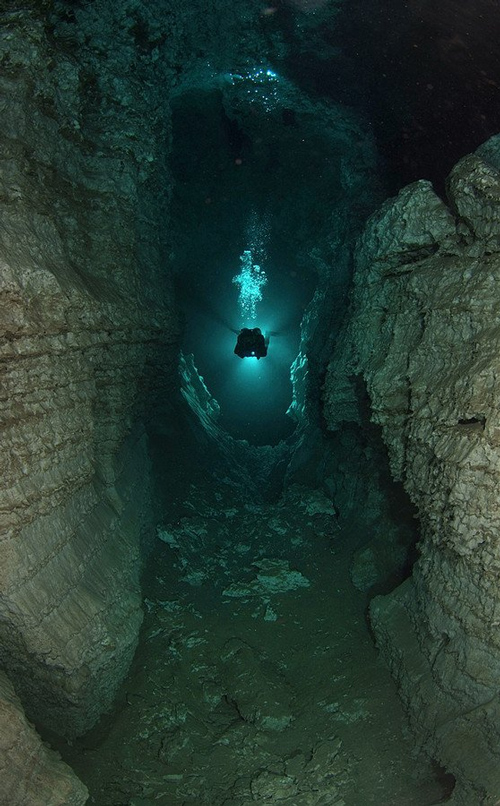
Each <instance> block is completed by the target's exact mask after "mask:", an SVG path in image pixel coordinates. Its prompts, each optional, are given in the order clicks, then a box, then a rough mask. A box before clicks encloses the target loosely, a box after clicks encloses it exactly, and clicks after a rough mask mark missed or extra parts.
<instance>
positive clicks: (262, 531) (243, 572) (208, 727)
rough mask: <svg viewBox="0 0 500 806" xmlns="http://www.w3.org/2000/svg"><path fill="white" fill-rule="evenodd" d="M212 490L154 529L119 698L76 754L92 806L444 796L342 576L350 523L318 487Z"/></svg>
mask: <svg viewBox="0 0 500 806" xmlns="http://www.w3.org/2000/svg"><path fill="white" fill-rule="evenodd" d="M214 481H215V480H214V479H210V478H207V479H206V480H205V482H203V481H200V482H199V483H197V484H196V485H194V484H192V485H191V487H190V488H189V490H188V492H187V494H185V495H183V496H181V497H180V498H178V499H177V500H176V501H175V506H174V507H172V512H173V513H174V516H173V519H172V521H170V522H164V523H162V524H161V525H160V526H159V529H158V541H157V545H156V548H155V551H154V556H153V561H152V564H151V569H152V570H151V571H150V576H151V578H150V579H148V580H146V588H147V589H148V595H147V598H146V599H145V605H146V610H147V614H146V618H145V623H144V627H143V632H142V639H141V645H140V647H139V650H138V652H137V655H136V660H135V663H134V666H133V668H132V670H131V673H130V675H129V679H128V680H127V682H126V685H125V688H124V691H123V695H122V697H121V699H120V702H119V704H118V707H117V709H116V712H115V713H114V714H113V715H111V716H110V717H109V718H107V719H105V720H103V721H102V722H101V724H100V726H99V727H98V728H97V729H95V730H94V731H92V732H91V733H90V734H88V735H87V736H86V737H84V739H83V740H81V741H80V742H79V743H78V744H77V745H75V747H73V748H71V758H68V760H69V761H70V763H72V765H73V766H74V768H75V769H76V771H77V773H78V774H79V775H80V776H81V777H82V778H83V779H84V781H85V783H86V784H87V786H88V787H89V789H90V791H91V793H92V797H91V800H90V803H94V804H99V806H122V804H123V806H125V805H126V806H146V804H151V805H152V804H163V805H164V806H188V804H190V805H191V804H192V805H193V806H195V805H198V804H200V805H201V804H207V806H208V805H209V806H243V804H250V803H259V802H262V803H286V804H293V806H367V804H377V806H429V804H432V803H436V802H438V801H439V800H440V798H441V795H442V791H441V788H440V786H439V784H438V782H437V781H436V780H435V776H434V774H433V770H432V769H431V768H430V766H428V765H426V764H424V763H423V762H417V761H416V760H415V759H414V758H413V756H412V748H411V744H410V741H409V740H408V739H407V738H405V735H404V720H403V715H402V710H401V706H400V703H399V700H398V699H397V695H396V691H395V687H394V684H393V681H392V679H391V678H390V675H389V673H388V671H387V670H386V668H385V667H384V666H383V665H382V664H381V662H380V661H379V660H378V658H377V654H376V651H375V648H374V646H373V643H372V640H371V637H370V635H369V632H368V628H367V625H366V622H365V616H364V610H365V607H366V601H365V597H364V596H363V595H362V594H360V593H359V591H357V590H356V589H355V588H354V587H353V585H352V583H351V581H350V578H349V564H350V558H351V553H352V547H353V541H352V535H349V534H348V531H349V526H348V525H344V524H343V525H342V526H339V523H338V521H337V518H336V515H335V512H334V510H333V508H332V506H331V503H330V502H329V501H328V500H327V498H326V497H325V496H324V495H323V494H322V493H321V492H319V491H317V490H311V489H308V488H306V487H303V486H299V485H293V486H292V487H291V488H290V489H289V490H288V491H287V493H286V494H285V496H284V498H283V499H282V500H281V501H280V502H279V503H277V504H259V505H257V504H254V503H252V502H251V501H242V500H241V493H239V494H238V493H237V491H235V488H234V485H233V483H232V482H231V480H230V479H229V478H226V479H222V480H219V481H217V483H214ZM365 539H366V536H365ZM358 543H359V539H358ZM348 544H349V545H350V546H351V549H350V551H346V550H345V548H344V547H345V545H348Z"/></svg>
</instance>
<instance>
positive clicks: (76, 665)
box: [0, 0, 280, 806]
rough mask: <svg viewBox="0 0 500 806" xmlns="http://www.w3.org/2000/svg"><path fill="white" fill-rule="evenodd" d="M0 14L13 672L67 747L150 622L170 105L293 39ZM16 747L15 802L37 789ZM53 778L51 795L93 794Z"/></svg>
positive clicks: (94, 10)
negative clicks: (26, 777)
mask: <svg viewBox="0 0 500 806" xmlns="http://www.w3.org/2000/svg"><path fill="white" fill-rule="evenodd" d="M0 22H1V26H0V63H1V66H2V73H1V78H0V108H1V113H2V131H1V132H0V262H1V269H0V331H1V335H2V347H1V350H2V356H1V373H2V380H1V388H2V393H1V410H2V425H3V430H2V450H1V452H0V456H1V461H2V476H3V479H4V484H3V486H2V491H1V493H0V511H1V524H2V526H1V528H2V542H1V549H0V552H1V558H0V561H1V596H0V647H1V648H0V664H1V666H2V667H3V669H4V670H5V671H6V672H7V674H8V675H9V677H10V680H11V683H12V684H13V685H14V688H15V692H16V694H17V695H18V696H19V697H20V701H18V700H16V708H20V707H21V706H20V704H19V703H20V702H22V706H23V707H24V709H25V711H26V714H27V716H28V717H29V719H31V720H33V721H34V722H35V723H36V725H37V726H43V727H44V728H48V729H50V730H53V731H55V732H56V733H59V734H62V735H64V736H66V737H68V738H70V737H72V736H74V735H78V734H81V733H82V732H84V731H86V730H87V729H88V728H90V726H91V725H93V724H94V723H95V721H96V720H97V719H98V717H99V715H100V714H101V713H102V712H103V711H104V710H106V709H107V708H109V706H110V704H111V702H112V700H113V697H114V695H115V693H116V690H117V687H118V685H119V683H120V682H121V680H122V679H123V676H124V674H125V673H126V671H127V669H128V666H129V664H130V661H131V658H132V656H133V653H134V649H135V646H136V642H137V635H138V630H139V627H140V623H141V618H142V613H141V606H140V605H141V596H140V589H139V574H140V570H141V556H142V554H143V549H144V550H147V544H148V540H149V538H150V536H151V535H152V533H153V530H152V527H153V524H154V523H155V522H156V513H155V507H156V500H155V498H154V494H153V492H152V484H151V473H150V459H149V453H148V441H147V439H148V438H147V436H146V434H147V425H148V422H149V420H150V419H151V417H153V416H154V414H155V411H156V412H157V411H158V407H159V404H161V403H162V401H164V400H165V399H166V398H168V396H169V394H171V392H172V391H173V389H174V387H176V386H177V385H178V376H177V345H178V339H179V330H180V328H179V324H178V321H177V316H176V312H175V302H174V298H173V292H172V287H171V277H170V262H171V241H170V236H169V203H170V196H171V188H172V178H171V175H170V169H169V165H168V158H169V149H170V142H171V110H170V101H169V99H170V97H171V94H172V92H173V91H174V89H175V87H176V86H177V85H178V84H179V83H180V82H181V81H182V75H183V73H185V72H189V73H190V75H197V74H199V76H200V80H202V79H203V80H206V78H207V76H209V75H210V74H213V75H217V73H218V71H222V70H224V69H227V65H228V64H230V65H231V67H232V68H233V69H236V70H237V69H238V68H239V67H240V65H247V64H249V63H250V64H252V63H253V62H254V61H255V62H258V61H260V60H261V59H262V58H263V54H265V53H271V52H274V51H276V50H278V51H279V48H280V42H279V35H278V34H277V32H276V31H272V30H269V29H268V28H266V25H265V21H263V19H262V18H261V6H260V4H247V3H240V4H235V3H232V2H228V1H227V0H213V1H212V2H210V3H209V4H208V5H207V4H205V7H204V13H203V14H199V13H198V10H197V8H196V7H193V6H189V5H181V4H178V3H174V2H170V1H169V0H163V1H162V2H158V3H156V4H154V7H153V6H152V5H151V4H146V3H141V2H136V1H135V0H116V2H113V3H111V2H109V0H96V1H95V2H93V3H92V4H87V3H66V2H59V1H58V0H47V2H36V1H35V0H33V2H30V0H27V2H25V3H23V4H22V5H20V4H18V3H16V2H10V1H9V0H6V2H5V3H4V4H2V9H1V11H0ZM197 65H198V67H197ZM200 135H201V136H202V132H201V133H200ZM193 226H196V222H195V221H193ZM9 685H10V684H9V683H8V680H6V684H5V686H6V688H5V691H4V690H3V689H2V691H1V692H0V701H1V703H3V706H4V708H3V711H2V713H3V714H4V716H5V714H7V716H5V719H8V718H9V717H8V713H10V711H9V709H10V705H9V702H10V699H11V698H12V697H13V696H14V695H13V694H12V697H11V690H10V688H9ZM23 725H24V723H23ZM23 725H21V723H19V725H18V728H19V730H18V736H20V735H21V733H22V731H23V730H24V727H23ZM26 725H27V723H26ZM28 728H29V725H28ZM28 728H27V729H28ZM29 730H31V728H29ZM30 735H31V734H30ZM33 737H36V734H35V733H33V734H32V738H33ZM30 741H31V739H30ZM7 751H8V748H2V753H1V756H2V761H5V763H4V764H3V767H2V770H3V772H2V787H3V789H4V791H5V792H9V806H13V804H14V803H23V802H24V800H26V797H28V798H29V797H31V795H28V796H25V793H24V791H23V788H22V786H23V785H22V781H23V777H22V775H20V774H19V771H18V770H16V769H15V768H14V767H12V765H11V764H10V763H9V761H8V752H7ZM40 759H41V764H42V766H43V765H45V766H46V771H47V774H48V775H49V773H50V775H52V772H50V770H49V768H51V767H54V765H53V759H52V758H51V757H50V754H48V755H47V754H46V753H44V752H42V748H41V747H40ZM26 763H27V764H28V765H29V763H30V758H29V757H28V756H27V757H26ZM54 769H55V770H56V772H57V770H58V769H59V773H57V775H59V774H60V775H61V788H60V789H59V788H58V787H57V786H56V785H54V804H55V803H59V802H60V803H69V802H73V800H70V798H73V799H74V802H75V803H77V802H78V803H79V802H83V799H84V792H83V789H82V787H81V786H80V785H79V783H78V782H77V781H76V780H73V782H72V784H71V787H72V792H73V794H71V795H70V794H68V790H67V789H66V788H65V786H66V785H65V784H64V781H63V779H64V777H65V775H66V773H65V772H62V771H61V769H62V768H58V767H57V765H56V766H55V767H54ZM54 774H55V773H54ZM16 782H17V783H16ZM11 784H12V786H11ZM40 797H43V795H40ZM33 802H35V801H34V800H33ZM40 802H42V801H40Z"/></svg>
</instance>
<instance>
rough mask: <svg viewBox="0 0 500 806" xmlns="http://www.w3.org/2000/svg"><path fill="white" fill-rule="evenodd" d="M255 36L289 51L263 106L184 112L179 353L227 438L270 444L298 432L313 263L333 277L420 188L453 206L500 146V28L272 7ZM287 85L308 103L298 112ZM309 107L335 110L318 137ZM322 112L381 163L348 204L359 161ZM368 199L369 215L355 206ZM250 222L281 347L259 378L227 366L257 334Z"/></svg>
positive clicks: (199, 101) (392, 4)
mask: <svg viewBox="0 0 500 806" xmlns="http://www.w3.org/2000/svg"><path fill="white" fill-rule="evenodd" d="M260 26H261V29H262V31H263V32H264V34H265V35H266V36H267V37H268V40H269V41H271V39H272V37H273V36H279V37H283V39H284V41H285V44H286V48H287V50H286V53H285V54H284V55H282V56H280V57H279V58H276V59H275V61H274V62H273V64H272V65H270V66H271V67H272V68H273V71H274V70H275V71H276V74H277V75H278V77H279V81H278V82H277V83H276V86H275V87H272V86H271V88H265V87H263V85H262V84H259V82H258V81H257V82H256V84H255V87H254V88H253V90H255V92H256V93H257V97H256V96H255V95H254V94H252V93H250V96H249V100H248V103H247V104H246V105H245V102H244V101H243V102H241V99H240V102H239V106H238V105H237V106H236V107H235V108H231V105H230V104H228V101H227V97H225V98H224V97H223V93H222V91H221V90H220V89H217V87H214V86H211V87H209V86H208V85H207V87H201V86H200V88H199V89H197V90H194V89H190V90H189V91H187V92H186V93H184V94H181V95H180V96H179V98H178V99H177V100H176V101H175V104H174V116H173V120H174V137H173V149H174V150H173V156H172V171H173V174H174V177H175V179H176V190H175V193H174V199H173V211H174V222H173V228H174V240H175V249H174V260H175V266H176V271H177V275H178V287H179V291H180V299H181V302H182V305H183V307H184V311H185V315H186V331H185V341H184V349H185V350H186V351H188V352H193V354H194V357H195V364H196V365H197V366H198V368H199V370H200V372H201V374H202V375H203V376H204V378H205V381H206V383H207V385H208V387H209V389H210V391H211V392H212V393H213V394H214V395H215V397H216V398H217V399H218V401H219V403H220V405H221V410H222V419H221V422H222V424H223V425H225V427H226V428H227V429H228V430H229V431H230V432H231V433H232V434H233V435H234V436H236V437H238V438H245V439H248V440H249V441H250V442H253V443H256V444H263V443H271V444H272V443H276V442H277V441H278V440H279V439H280V438H283V437H286V436H287V435H288V434H290V432H291V431H292V430H293V423H292V422H291V421H290V419H289V418H288V417H287V416H286V410H287V408H288V406H289V404H290V402H291V384H290V379H289V373H290V363H291V361H292V360H293V357H294V355H295V354H296V352H297V347H298V344H299V327H300V320H301V317H302V315H303V311H304V309H305V307H306V305H307V304H308V302H309V300H310V299H311V297H312V294H313V291H314V287H315V284H316V282H317V279H318V277H317V268H318V267H317V265H315V261H314V260H312V259H311V260H308V257H307V256H308V255H312V254H313V253H314V252H315V251H316V252H318V251H319V253H321V255H322V256H326V260H327V261H328V262H329V271H331V272H332V273H333V275H334V274H335V271H336V270H337V267H336V265H335V260H336V259H335V251H334V248H333V247H332V242H335V241H337V242H338V240H339V239H340V240H344V242H345V243H346V244H347V245H349V240H351V241H352V239H353V237H354V236H355V234H356V232H357V231H359V229H360V227H361V226H362V224H363V221H364V219H365V218H366V216H367V215H368V214H369V213H370V212H371V210H372V209H374V208H375V207H376V206H377V204H378V203H379V202H380V200H381V199H382V198H384V197H386V196H388V195H392V194H395V193H397V191H398V190H399V189H400V188H401V187H403V186H404V185H405V184H407V183H409V182H412V181H415V180H418V179H422V178H425V179H429V180H431V181H432V182H433V184H434V186H435V189H436V191H437V192H438V193H440V194H441V195H443V196H444V195H445V180H446V176H447V174H448V173H449V171H450V169H451V168H452V166H453V165H454V164H455V162H456V161H457V160H458V159H460V158H461V157H462V156H464V155H465V154H467V153H469V152H471V151H472V150H474V149H475V148H476V147H477V146H478V145H479V144H480V143H482V142H484V140H486V139H487V138H488V137H489V136H491V135H492V134H494V133H496V132H497V131H499V130H500V104H499V103H498V98H499V93H500V49H499V48H498V44H497V43H498V41H499V39H500V13H499V11H498V6H497V4H496V3H495V2H493V0H478V2H475V3H474V4H471V3H470V2H465V0H444V2H442V3H439V4H437V3H435V2H430V1H429V0H410V2H401V0H345V2H343V3H338V4H336V5H335V6H334V5H331V4H325V3H324V2H321V0H317V2H306V0H293V2H292V0H280V2H277V3H270V4H269V5H268V7H263V9H262V11H261V14H260ZM266 58H267V57H264V62H265V59H266ZM265 63H266V64H269V62H268V61H267V62H265ZM287 81H288V82H291V84H292V85H293V87H294V88H295V89H296V90H297V92H299V93H301V98H302V100H299V101H297V97H295V100H293V99H292V100H291V96H290V94H289V93H288V94H287V91H286V90H285V88H284V87H285V82H287ZM280 82H281V83H280ZM271 85H272V82H271ZM268 90H269V91H270V92H273V93H275V94H276V97H277V104H276V106H275V107H273V108H271V109H269V108H268V107H267V106H266V104H265V103H264V102H263V98H262V97H260V98H259V97H258V95H259V91H261V95H262V93H264V94H265V92H267V91H268ZM307 104H310V105H311V108H309V109H308V108H307ZM314 104H326V107H322V108H320V106H318V107H317V122H316V124H315V127H314V126H313V127H311V124H310V123H307V124H305V122H304V121H305V120H306V118H307V117H308V115H310V113H311V109H313V108H314V107H313V105H314ZM328 106H329V107H330V108H334V107H335V106H337V107H338V108H339V109H340V110H342V109H344V110H345V111H346V114H347V113H348V114H351V113H353V114H354V115H355V117H356V119H357V121H358V125H359V135H358V138H359V139H362V138H366V143H370V138H373V145H374V146H375V149H376V153H375V152H374V156H373V161H372V164H371V167H370V168H369V170H368V172H366V171H365V173H363V171H364V170H365V168H364V167H363V166H361V165H360V166H359V172H358V176H357V177H356V168H352V169H351V174H352V177H351V178H352V182H353V187H352V191H351V192H350V193H349V192H346V189H345V186H343V182H342V180H341V179H340V175H339V161H340V160H342V159H344V158H345V159H352V157H353V153H354V152H351V149H354V147H355V146H354V138H353V140H352V141H351V142H349V141H346V142H345V143H344V144H343V145H342V146H340V147H339V145H338V143H336V144H335V146H333V147H332V141H331V139H329V135H328V133H327V132H328V129H329V128H330V129H331V124H330V123H329V122H328V120H327V119H326V117H325V114H324V109H325V108H328ZM236 108H237V112H235V109H236ZM322 117H323V121H322ZM322 126H323V129H322ZM339 149H340V150H339ZM342 149H343V153H342ZM356 159H357V157H355V159H354V163H355V162H356ZM344 185H345V183H344ZM360 185H363V186H364V188H365V190H366V192H367V193H368V194H371V202H370V201H367V200H366V199H364V200H362V201H361V200H360V199H359V196H360ZM343 214H344V215H347V217H348V218H349V226H350V229H349V226H346V227H344V229H343V230H342V231H339V232H335V231H333V232H331V227H330V233H329V230H328V222H329V218H331V217H332V216H333V217H334V218H335V216H336V215H338V216H339V217H340V216H341V215H343ZM253 215H257V216H258V217H259V219H260V221H261V222H267V226H268V236H269V237H268V238H267V242H266V249H265V256H264V268H265V270H266V272H267V274H268V276H269V283H268V286H267V287H266V288H265V289H264V300H263V303H262V305H261V306H260V307H259V309H258V317H257V319H256V320H255V321H254V322H253V323H252V325H253V326H254V325H257V326H260V327H262V328H267V329H268V330H272V331H273V332H276V333H277V334H278V336H277V337H276V338H273V339H272V341H271V345H270V350H269V355H268V357H267V358H266V359H265V360H263V361H261V362H259V366H258V367H257V366H254V367H250V365H249V362H248V361H245V360H244V361H243V362H241V360H240V359H238V358H236V357H235V356H234V355H233V353H232V350H233V347H234V341H235V334H234V332H233V331H234V330H238V329H239V328H240V327H241V326H243V325H245V324H247V323H246V322H244V321H242V320H241V317H240V316H239V315H238V308H237V289H236V288H235V286H234V285H232V283H231V279H232V277H233V276H234V274H236V273H237V272H238V270H239V256H240V255H241V254H242V252H243V250H244V249H247V248H249V239H248V225H249V221H250V220H251V218H252V216H253ZM314 219H318V220H320V221H322V223H319V224H318V223H316V222H315V221H314ZM329 239H330V243H329ZM254 363H255V364H256V362H254ZM240 364H241V365H240Z"/></svg>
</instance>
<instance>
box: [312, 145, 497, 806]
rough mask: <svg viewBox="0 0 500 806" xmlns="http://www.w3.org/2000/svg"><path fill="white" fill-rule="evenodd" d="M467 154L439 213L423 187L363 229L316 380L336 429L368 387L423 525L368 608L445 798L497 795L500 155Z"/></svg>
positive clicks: (482, 799)
mask: <svg viewBox="0 0 500 806" xmlns="http://www.w3.org/2000/svg"><path fill="white" fill-rule="evenodd" d="M498 146H499V143H498V140H493V141H490V142H489V143H487V144H485V146H483V147H482V148H481V149H479V150H478V152H477V153H476V154H474V155H470V156H468V157H465V158H464V159H463V160H461V161H460V162H459V163H458V165H457V166H456V167H455V169H454V170H453V172H452V174H451V176H450V177H449V181H448V196H449V204H448V205H446V204H445V203H444V202H443V201H442V200H441V199H439V198H438V197H437V196H436V194H435V193H434V191H433V190H432V187H431V186H430V184H429V183H427V182H417V183H415V184H413V185H410V186H409V187H407V188H404V189H403V190H402V191H401V192H400V194H399V196H398V197H397V198H395V199H391V200H389V201H388V202H386V204H385V205H384V206H383V207H382V208H381V210H380V211H379V212H378V213H377V214H375V215H374V216H373V217H372V218H371V219H370V220H369V222H368V224H367V227H366V229H365V232H364V234H363V236H362V237H361V239H360V241H359V243H358V248H357V256H356V274H355V288H354V293H353V302H352V312H351V313H352V315H351V318H350V320H349V323H348V325H347V326H346V328H345V329H344V331H343V333H342V335H341V337H340V338H339V340H338V342H337V345H336V348H335V350H334V354H333V357H332V360H331V363H330V366H329V371H328V374H327V378H326V384H325V397H324V402H325V416H326V419H327V422H328V425H329V427H330V428H331V429H333V430H335V429H339V428H341V427H342V425H343V424H344V423H346V422H359V419H360V415H359V384H360V379H361V378H362V379H363V381H364V384H365V385H366V389H367V392H368V395H369V399H370V403H371V416H372V420H373V421H374V422H376V423H378V424H380V426H381V428H382V433H383V436H384V440H385V443H386V445H387V447H388V450H389V458H390V462H391V468H392V473H393V476H394V478H396V479H400V480H402V481H403V483H404V486H405V487H406V490H407V491H408V493H409V495H410V497H411V499H412V500H413V502H414V503H415V505H416V507H417V510H418V515H419V518H420V523H421V530H422V540H421V543H420V558H419V560H418V562H417V563H416V565H415V567H414V571H413V576H412V578H411V579H409V580H407V581H406V582H405V583H403V585H401V586H400V587H399V588H397V589H396V590H395V591H394V592H393V593H392V594H390V595H389V596H386V597H378V598H376V599H375V600H374V602H373V604H372V608H371V617H372V623H373V626H374V629H375V633H376V636H377V640H378V642H379V645H380V647H381V649H382V652H383V654H384V656H385V658H386V660H387V661H388V663H389V665H390V666H391V668H392V670H393V673H394V675H395V677H396V679H397V681H398V683H399V686H400V692H401V695H402V698H403V700H404V702H405V703H406V706H407V709H408V713H409V715H410V718H411V721H412V725H413V728H414V730H415V731H416V733H417V736H418V738H419V741H420V743H421V744H422V745H423V746H424V748H425V749H426V751H427V752H429V753H430V754H432V755H433V756H434V757H436V758H437V759H439V761H440V763H441V764H443V765H444V766H445V767H446V768H447V769H448V770H450V771H451V772H452V773H453V774H454V775H455V776H456V778H457V785H456V788H455V791H454V795H453V796H452V801H450V802H453V803H455V804H461V805H462V806H479V804H487V803H493V802H496V800H497V799H498V796H499V794H500V773H499V767H498V746H499V742H500V736H499V729H498V725H499V724H500V700H499V696H498V679H499V673H500V627H499V625H500V593H499V590H498V572H499V568H500V543H499V534H500V532H499V528H500V508H499V506H498V486H499V482H500V478H499V470H498V467H499V458H500V456H499V440H498V434H499V427H500V406H499V400H500V388H499V377H500V374H499V370H500V364H499V361H500V359H499V355H500V328H499V324H498V323H499V321H500V279H499V278H500V253H499V249H500V246H499V241H498V232H499V231H500V207H499V205H500V173H499V170H500V160H499V159H498V154H499V148H498Z"/></svg>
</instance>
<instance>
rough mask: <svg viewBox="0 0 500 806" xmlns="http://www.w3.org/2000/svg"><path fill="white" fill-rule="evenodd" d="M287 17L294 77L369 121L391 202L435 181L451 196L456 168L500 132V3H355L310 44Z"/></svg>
mask: <svg viewBox="0 0 500 806" xmlns="http://www.w3.org/2000/svg"><path fill="white" fill-rule="evenodd" d="M319 13H320V12H319V11H318V12H317V15H319ZM278 15H281V16H282V19H283V22H282V24H283V25H284V26H285V27H286V28H287V30H288V41H289V43H290V45H291V53H290V55H289V58H288V59H287V67H288V70H289V72H290V75H291V76H293V78H294V80H295V81H297V82H299V83H300V84H302V85H303V86H305V87H307V88H308V90H309V91H310V92H313V93H318V94H320V95H324V96H326V97H328V98H331V99H332V100H335V101H340V102H342V103H345V104H348V105H353V106H354V107H355V108H356V109H358V110H359V111H360V112H362V113H363V114H364V115H365V116H366V119H367V121H368V122H369V125H370V126H372V127H373V131H374V133H375V136H376V140H377V146H378V149H379V152H380V154H381V155H382V156H383V158H384V159H385V163H386V179H387V180H388V182H389V186H390V191H391V192H397V190H398V189H399V188H400V187H402V186H404V185H405V184H408V183H409V182H413V181H415V180H417V179H430V180H431V181H432V182H433V183H434V185H435V187H436V190H437V191H438V192H439V193H443V192H444V183H445V179H446V176H447V174H448V173H449V171H450V169H451V168H452V167H453V165H454V164H455V162H456V161H457V160H458V159H460V158H461V157H463V156H464V155H465V154H467V153H469V152H471V151H473V150H474V149H475V148H477V147H478V146H479V145H480V144H481V143H482V142H484V140H486V139H488V137H490V136H492V135H493V134H496V133H497V132H498V131H500V105H499V103H498V97H499V90H500V51H499V48H498V42H499V38H500V13H499V8H498V4H497V3H496V2H495V0H477V2H473V3H472V2H470V1H469V0H443V2H439V3H436V2H433V0H408V1H407V2H402V1H401V0H347V2H344V3H342V4H341V5H340V6H339V12H338V14H337V15H335V16H330V17H325V19H324V20H323V21H321V22H320V24H319V25H318V26H317V27H316V26H314V27H313V30H312V31H310V32H309V34H308V35H307V36H306V38H305V41H304V37H303V36H302V34H301V31H300V29H299V30H297V27H296V23H295V22H294V20H295V12H293V11H292V6H291V5H290V4H289V3H286V2H285V3H280V4H278ZM332 50H334V51H335V53H334V54H332Z"/></svg>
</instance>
